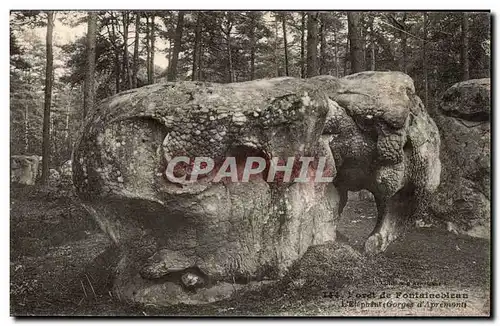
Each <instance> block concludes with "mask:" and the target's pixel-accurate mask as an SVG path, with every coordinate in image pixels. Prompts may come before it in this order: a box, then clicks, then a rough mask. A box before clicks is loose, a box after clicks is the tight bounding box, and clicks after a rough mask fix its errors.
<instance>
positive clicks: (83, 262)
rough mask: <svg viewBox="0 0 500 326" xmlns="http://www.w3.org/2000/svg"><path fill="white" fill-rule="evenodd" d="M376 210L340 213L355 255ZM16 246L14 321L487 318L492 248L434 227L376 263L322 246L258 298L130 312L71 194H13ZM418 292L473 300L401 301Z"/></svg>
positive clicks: (359, 207)
mask: <svg viewBox="0 0 500 326" xmlns="http://www.w3.org/2000/svg"><path fill="white" fill-rule="evenodd" d="M374 206H375V205H374V203H372V202H370V201H360V200H350V202H349V203H348V206H347V208H346V211H345V212H344V214H343V216H342V222H341V226H340V229H339V231H340V232H341V233H343V234H344V235H345V236H347V238H348V239H347V240H346V241H347V242H348V243H349V244H350V245H351V246H352V248H354V250H357V251H359V252H362V246H363V242H364V240H365V239H366V237H367V236H368V234H369V233H370V231H371V230H372V228H373V226H374V223H375V218H374V216H375V207H374ZM10 246H11V251H10V255H11V256H10V261H11V263H10V284H11V301H10V307H11V315H14V316H31V315H43V316H53V315H78V316H81V315H100V316H109V315H121V316H124V315H139V316H152V315H272V316H275V315H279V316H306V315H307V316H309V315H319V316H352V315H373V316H377V315H386V316H394V315H399V316H411V315H413V316H415V315H418V316H427V315H441V316H443V315H448V316H457V315H465V316H488V315H489V311H490V299H489V295H490V293H489V286H490V284H489V281H490V274H489V273H490V242H488V241H486V240H483V239H477V238H469V237H461V236H457V235H454V234H452V233H448V232H444V231H440V230H433V229H430V228H421V229H417V230H415V231H413V232H411V233H410V234H408V235H407V236H406V237H405V238H404V239H402V240H398V241H397V242H396V243H394V244H393V245H391V246H390V247H389V249H388V250H387V252H385V253H384V254H382V255H379V256H375V257H367V256H365V255H363V254H359V255H358V258H357V259H354V258H353V257H355V256H356V255H357V254H356V253H354V255H353V252H352V249H350V248H349V247H348V246H346V245H345V244H343V243H342V242H339V243H338V244H335V245H332V246H328V247H318V248H315V249H314V250H310V251H308V252H307V253H306V254H305V255H304V257H303V259H302V260H301V261H299V262H297V263H296V264H295V265H294V266H293V267H292V268H291V271H290V273H289V274H288V275H287V276H286V277H285V278H284V279H283V280H280V281H278V282H276V283H274V284H270V285H266V286H265V287H263V288H262V289H260V290H259V291H256V290H254V291H249V292H246V293H242V294H238V295H236V296H234V297H233V298H231V299H228V300H224V301H221V302H217V303H214V304H207V305H202V306H188V305H178V306H173V307H163V308H162V307H153V306H146V307H143V306H129V305H127V304H124V303H120V302H118V301H117V300H116V299H115V298H114V297H113V295H112V293H111V291H110V290H111V283H112V278H111V270H112V268H113V263H114V262H113V257H115V255H114V254H113V251H112V248H110V242H109V240H108V239H107V237H106V236H105V235H104V234H103V233H102V232H101V231H100V230H99V229H98V227H97V225H96V224H95V223H94V221H93V220H92V219H91V218H90V217H89V216H88V215H87V213H86V212H85V211H84V210H83V209H82V208H80V207H79V206H78V205H77V204H76V202H75V201H74V199H72V198H71V196H70V195H68V194H66V195H64V194H61V192H59V191H56V190H54V189H53V190H43V191H41V190H39V189H35V188H30V187H24V188H15V187H13V188H11V216H10ZM415 292H418V293H423V294H425V293H429V294H430V293H446V292H449V293H456V294H460V295H462V296H464V295H466V296H467V298H460V299H457V298H445V299H436V298H433V299H430V298H427V299H425V298H424V299H414V298H408V297H407V298H404V296H405V294H407V295H408V294H410V293H415ZM325 293H326V294H327V295H326V297H325ZM398 293H400V294H401V296H400V297H399V298H396V296H397V294H398ZM387 295H391V296H392V297H391V298H388V297H387ZM349 296H351V297H349ZM356 297H357V298H356ZM353 299H355V300H356V301H353ZM349 304H352V305H354V306H352V307H350V306H349ZM419 304H420V305H421V306H419ZM363 305H371V306H370V307H366V306H363ZM383 305H385V307H384V306H383ZM412 305H413V306H412ZM377 306H378V307H377Z"/></svg>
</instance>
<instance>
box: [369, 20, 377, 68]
mask: <svg viewBox="0 0 500 326" xmlns="http://www.w3.org/2000/svg"><path fill="white" fill-rule="evenodd" d="M370 45H371V59H372V60H371V66H370V70H371V71H375V69H376V65H375V63H376V60H377V58H376V54H375V53H376V51H375V31H374V29H373V16H372V17H371V19H370Z"/></svg>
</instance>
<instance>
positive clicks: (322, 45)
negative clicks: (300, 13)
mask: <svg viewBox="0 0 500 326" xmlns="http://www.w3.org/2000/svg"><path fill="white" fill-rule="evenodd" d="M322 18H323V19H321V27H320V33H319V35H320V42H319V44H320V54H319V57H320V63H319V74H320V75H325V74H326V73H327V72H326V70H327V69H326V68H327V67H326V31H327V26H326V20H325V19H324V16H323V17H322Z"/></svg>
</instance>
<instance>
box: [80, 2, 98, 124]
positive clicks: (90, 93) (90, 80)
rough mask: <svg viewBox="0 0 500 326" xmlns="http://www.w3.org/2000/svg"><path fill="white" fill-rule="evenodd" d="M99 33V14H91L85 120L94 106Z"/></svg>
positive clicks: (86, 73)
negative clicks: (96, 53)
mask: <svg viewBox="0 0 500 326" xmlns="http://www.w3.org/2000/svg"><path fill="white" fill-rule="evenodd" d="M96 33H97V13H96V12H92V11H91V12H89V14H88V22H87V67H86V68H87V69H86V70H85V82H84V85H85V86H84V90H83V118H85V117H86V116H87V114H88V113H89V112H90V110H91V109H92V106H93V105H94V83H95V47H96Z"/></svg>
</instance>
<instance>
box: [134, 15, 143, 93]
mask: <svg viewBox="0 0 500 326" xmlns="http://www.w3.org/2000/svg"><path fill="white" fill-rule="evenodd" d="M140 24H141V16H140V14H139V13H136V14H135V43H134V67H133V69H132V85H133V87H134V88H137V72H138V71H139V26H140Z"/></svg>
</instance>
